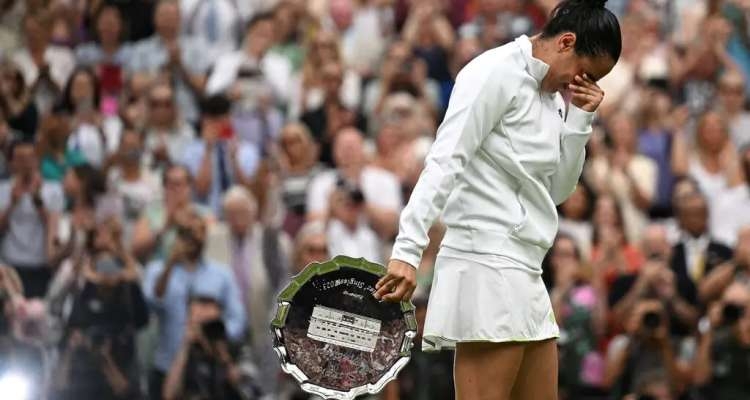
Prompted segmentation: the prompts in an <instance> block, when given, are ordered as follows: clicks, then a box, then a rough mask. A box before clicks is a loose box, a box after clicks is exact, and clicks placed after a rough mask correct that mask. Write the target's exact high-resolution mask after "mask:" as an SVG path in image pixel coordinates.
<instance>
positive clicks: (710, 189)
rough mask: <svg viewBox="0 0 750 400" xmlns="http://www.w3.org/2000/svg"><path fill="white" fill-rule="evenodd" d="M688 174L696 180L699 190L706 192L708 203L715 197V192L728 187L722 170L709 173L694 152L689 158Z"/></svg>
mask: <svg viewBox="0 0 750 400" xmlns="http://www.w3.org/2000/svg"><path fill="white" fill-rule="evenodd" d="M688 173H689V174H690V176H691V177H692V178H693V179H695V181H696V182H698V187H700V189H701V192H703V193H705V194H706V198H708V201H709V203H713V201H714V200H715V199H716V197H717V194H719V193H723V192H724V191H725V190H727V189H728V188H729V181H728V180H727V177H726V175H725V174H724V173H723V172H719V173H716V174H714V173H711V172H709V171H707V170H706V168H704V167H703V164H701V162H700V159H699V158H698V155H697V154H695V155H693V157H692V158H691V159H690V169H689V170H688Z"/></svg>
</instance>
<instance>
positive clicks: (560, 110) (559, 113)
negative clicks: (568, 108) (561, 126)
mask: <svg viewBox="0 0 750 400" xmlns="http://www.w3.org/2000/svg"><path fill="white" fill-rule="evenodd" d="M557 115H559V116H560V118H562V117H563V113H562V108H558V109H557Z"/></svg>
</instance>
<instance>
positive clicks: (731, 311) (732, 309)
mask: <svg viewBox="0 0 750 400" xmlns="http://www.w3.org/2000/svg"><path fill="white" fill-rule="evenodd" d="M744 313H745V307H743V306H741V305H738V304H734V303H729V304H726V305H724V309H723V310H721V319H722V322H724V323H725V324H727V325H732V324H734V323H736V322H737V321H739V319H740V317H742V314H744Z"/></svg>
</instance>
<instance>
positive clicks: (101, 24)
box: [96, 7, 122, 43]
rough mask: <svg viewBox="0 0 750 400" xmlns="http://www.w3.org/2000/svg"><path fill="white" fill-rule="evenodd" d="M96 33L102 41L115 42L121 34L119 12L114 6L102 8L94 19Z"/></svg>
mask: <svg viewBox="0 0 750 400" xmlns="http://www.w3.org/2000/svg"><path fill="white" fill-rule="evenodd" d="M96 33H97V34H98V35H99V40H101V41H102V43H117V42H119V41H120V35H121V34H122V19H121V18H120V12H119V11H118V10H117V9H116V8H114V7H107V8H106V9H104V10H103V11H102V12H101V14H99V18H98V19H97V20H96Z"/></svg>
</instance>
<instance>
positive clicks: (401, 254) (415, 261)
mask: <svg viewBox="0 0 750 400" xmlns="http://www.w3.org/2000/svg"><path fill="white" fill-rule="evenodd" d="M418 252H419V251H418V250H417V251H415V250H413V249H411V248H408V247H407V246H406V245H404V243H399V242H396V243H395V244H394V245H393V252H392V253H391V260H399V261H403V262H405V263H407V264H409V265H411V266H412V267H414V268H419V262H420V260H421V259H422V255H421V254H418Z"/></svg>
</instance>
